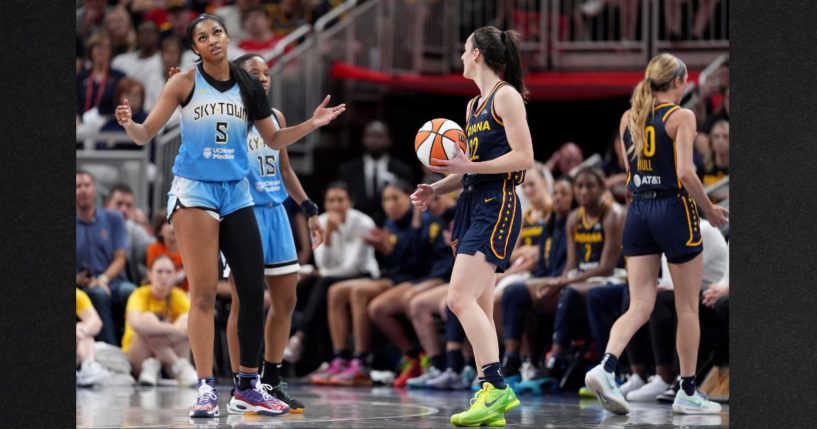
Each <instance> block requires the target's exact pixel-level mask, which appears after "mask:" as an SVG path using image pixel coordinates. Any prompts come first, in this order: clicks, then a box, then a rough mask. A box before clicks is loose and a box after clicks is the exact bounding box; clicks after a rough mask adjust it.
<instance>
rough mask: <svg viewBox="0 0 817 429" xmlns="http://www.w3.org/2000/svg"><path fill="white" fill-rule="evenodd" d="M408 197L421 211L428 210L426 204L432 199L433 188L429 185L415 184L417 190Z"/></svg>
mask: <svg viewBox="0 0 817 429" xmlns="http://www.w3.org/2000/svg"><path fill="white" fill-rule="evenodd" d="M409 198H410V199H411V203H412V204H414V205H415V206H416V207H417V208H419V209H420V210H422V211H426V210H428V205H429V204H430V203H431V200H432V199H434V188H432V187H431V185H426V184H425V183H421V184H419V185H417V190H416V191H414V193H412V194H411V195H410V196H409Z"/></svg>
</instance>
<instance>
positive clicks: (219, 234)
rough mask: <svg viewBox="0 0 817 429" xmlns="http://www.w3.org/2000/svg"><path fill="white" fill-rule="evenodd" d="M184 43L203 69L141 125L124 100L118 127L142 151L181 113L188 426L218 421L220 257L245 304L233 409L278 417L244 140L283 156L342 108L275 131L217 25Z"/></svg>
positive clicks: (178, 166)
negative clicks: (194, 387) (267, 369)
mask: <svg viewBox="0 0 817 429" xmlns="http://www.w3.org/2000/svg"><path fill="white" fill-rule="evenodd" d="M187 37H188V40H189V42H190V44H191V45H192V49H193V52H194V53H196V54H197V55H199V56H200V57H201V62H199V63H198V65H197V66H196V67H195V68H194V69H191V70H187V71H184V72H181V73H178V74H177V75H175V76H173V77H172V78H170V79H169V80H168V82H167V85H165V87H164V89H163V90H162V92H161V94H160V95H159V99H158V101H157V102H156V104H155V106H154V107H153V110H151V112H150V114H149V115H148V117H147V119H145V122H144V123H143V124H136V123H134V122H133V121H132V119H131V118H132V112H131V109H130V106H129V104H128V102H127V100H122V105H120V106H117V108H116V118H117V121H118V122H119V124H120V125H121V126H122V127H123V128H125V131H126V132H127V133H128V136H130V137H131V138H132V139H133V140H134V142H136V144H139V145H144V144H147V142H148V141H150V139H151V138H153V136H155V135H156V133H157V132H158V131H159V130H160V129H161V128H162V127H163V126H164V125H165V124H166V123H167V121H168V119H169V118H170V115H171V114H172V113H173V111H174V110H176V108H177V107H179V106H181V107H182V126H181V138H182V146H181V149H180V150H179V154H178V155H177V156H176V160H175V163H174V165H173V174H174V176H175V177H174V179H173V184H172V186H171V189H170V192H168V210H167V212H168V218H169V219H170V220H171V221H172V222H173V229H174V230H175V231H176V236H177V237H178V241H179V248H180V251H181V255H182V259H183V260H184V265H185V272H186V273H187V277H188V279H189V281H190V297H191V303H192V305H191V308H190V312H189V321H188V336H189V338H190V346H191V349H192V352H193V357H194V360H195V362H196V372H197V373H198V377H199V383H198V399H197V402H196V405H194V406H193V407H192V408H191V410H190V416H191V417H210V418H212V417H217V416H218V415H219V412H218V397H217V395H216V391H215V379H214V378H213V372H212V371H213V337H214V326H213V310H214V305H215V297H216V284H217V282H218V266H217V264H216V261H217V260H218V259H217V258H218V251H219V247H220V248H221V250H222V252H223V253H224V256H225V258H226V260H227V263H229V264H230V266H231V268H232V271H233V275H234V276H235V282H236V291H237V294H238V295H239V296H240V297H241V301H242V302H243V303H244V305H243V306H242V309H241V312H240V314H239V318H238V325H239V329H238V332H239V344H240V354H241V357H240V363H241V365H240V373H239V385H238V389H236V391H235V395H234V397H233V399H232V400H231V404H230V405H231V407H230V408H231V410H240V411H241V412H246V413H250V412H254V413H258V414H263V415H280V414H283V413H285V412H287V411H288V409H289V407H288V406H287V405H286V403H284V402H282V401H280V400H278V399H276V398H275V397H273V396H272V395H270V394H269V393H268V392H267V391H268V390H269V389H266V388H264V386H263V385H262V382H261V381H260V380H259V379H258V375H257V373H258V356H259V354H260V352H261V341H262V338H263V337H262V332H261V327H262V326H263V318H264V307H263V295H264V279H263V276H264V274H263V272H264V268H263V266H264V258H263V250H262V245H261V238H260V235H259V232H258V224H257V222H256V220H255V214H254V212H253V209H252V206H253V205H254V203H253V200H252V196H251V194H250V189H249V181H248V180H247V175H248V174H249V160H248V154H247V146H246V144H247V134H248V132H249V129H250V126H251V125H252V126H255V128H256V129H257V130H258V133H259V134H260V135H261V136H262V137H263V140H264V142H265V143H266V144H267V145H269V146H270V147H272V148H274V149H280V148H282V147H285V146H286V145H289V144H292V143H293V142H295V141H297V140H299V139H301V138H302V137H304V136H305V135H307V134H308V133H310V132H312V131H314V130H315V129H317V128H318V127H321V126H323V125H326V124H328V123H329V122H331V121H332V120H333V119H335V118H336V117H337V116H338V115H340V114H341V113H342V112H343V111H344V110H345V105H343V104H341V105H339V106H335V107H327V105H328V103H329V97H328V96H327V97H326V98H325V99H324V101H323V102H322V103H321V105H320V106H318V107H317V108H316V109H315V111H314V113H313V116H312V117H311V118H310V119H309V120H307V121H305V122H303V123H301V124H298V125H296V126H294V127H289V128H281V129H276V127H275V124H274V123H273V120H272V118H271V115H272V112H271V110H270V107H269V104H268V102H267V98H266V94H265V92H264V89H263V88H262V87H261V84H260V83H259V82H258V81H257V80H255V79H253V78H252V77H251V76H250V75H249V74H248V73H247V72H246V71H244V70H242V69H241V68H239V67H238V66H237V65H235V64H233V63H231V62H230V61H229V60H228V59H227V47H228V44H229V42H230V39H229V37H228V35H227V32H226V30H225V29H224V23H223V22H222V21H221V19H220V18H218V17H216V16H213V15H208V14H202V15H199V16H198V17H197V18H196V19H194V20H193V22H191V23H190V26H189V27H188V28H187Z"/></svg>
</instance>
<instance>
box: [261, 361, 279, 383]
mask: <svg viewBox="0 0 817 429" xmlns="http://www.w3.org/2000/svg"><path fill="white" fill-rule="evenodd" d="M282 366H283V365H282V364H281V362H278V363H275V362H268V361H267V360H266V359H265V360H264V367H263V370H262V372H261V382H262V383H264V384H269V385H270V386H277V385H278V384H280V383H281V367H282Z"/></svg>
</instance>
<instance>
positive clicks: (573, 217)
mask: <svg viewBox="0 0 817 429" xmlns="http://www.w3.org/2000/svg"><path fill="white" fill-rule="evenodd" d="M578 219H579V207H576V208H575V209H573V210H571V211H570V214H568V215H567V225H573V224H575V223H576V222H577V220H578Z"/></svg>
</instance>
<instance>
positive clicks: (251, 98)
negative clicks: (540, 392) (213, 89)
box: [187, 13, 266, 123]
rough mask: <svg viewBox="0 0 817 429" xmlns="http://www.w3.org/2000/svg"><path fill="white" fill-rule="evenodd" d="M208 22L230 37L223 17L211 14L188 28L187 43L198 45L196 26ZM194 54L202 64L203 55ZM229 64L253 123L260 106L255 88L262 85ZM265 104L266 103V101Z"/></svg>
mask: <svg viewBox="0 0 817 429" xmlns="http://www.w3.org/2000/svg"><path fill="white" fill-rule="evenodd" d="M207 20H210V21H215V22H216V23H217V24H218V25H220V26H221V28H222V29H223V30H224V34H226V35H227V37H229V36H230V33H228V32H227V27H226V26H225V25H224V20H222V19H221V17H219V16H216V15H210V14H209V13H202V14H201V15H199V16H197V17H196V19H194V20H193V22H191V23H190V25H188V26H187V41H188V43H190V46H194V45H195V44H196V42H195V41H194V40H193V32H194V31H195V29H196V26H197V25H199V24H200V23H202V22H204V21H207ZM224 49H225V53H226V49H227V47H226V46H225V47H224ZM193 53H194V54H196V55H198V57H199V60H198V61H197V62H198V63H200V62H201V54H198V53H196V51H193ZM227 63H228V64H229V66H230V77H232V78H233V79H235V82H236V83H237V84H238V89H239V91H240V92H241V101H242V102H243V103H244V108H245V109H247V122H249V123H252V122H253V121H254V120H255V116H256V115H255V112H256V110H257V109H256V108H255V106H257V105H258V102H257V101H256V100H255V98H256V97H255V94H257V93H258V92H257V91H256V88H255V87H256V86H258V87H259V88H260V87H261V84H260V83H259V82H258V81H257V80H256V79H254V78H253V77H252V76H251V75H250V74H249V73H248V72H247V71H246V70H244V69H242V68H241V67H239V65H238V64H236V63H235V62H233V61H227ZM264 102H266V100H265V101H264Z"/></svg>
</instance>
